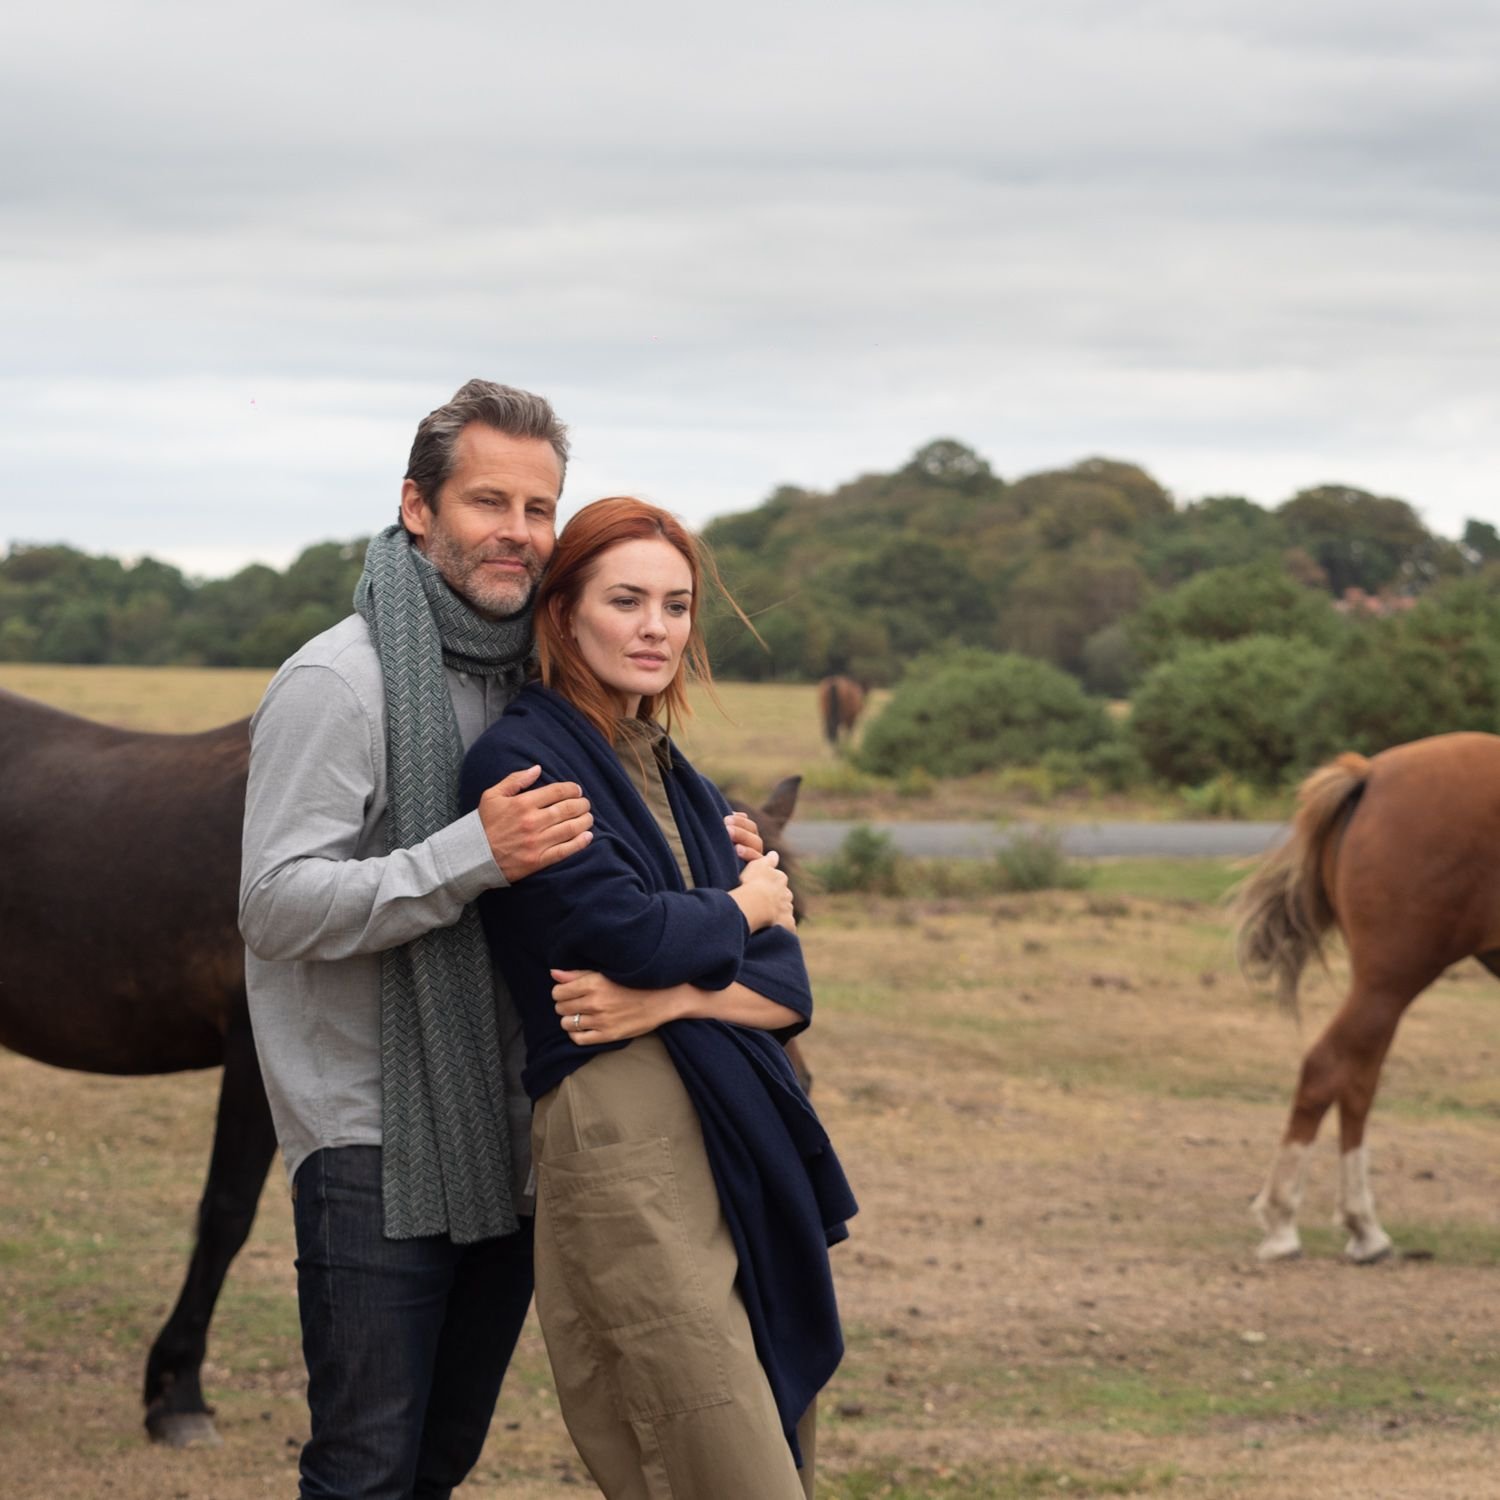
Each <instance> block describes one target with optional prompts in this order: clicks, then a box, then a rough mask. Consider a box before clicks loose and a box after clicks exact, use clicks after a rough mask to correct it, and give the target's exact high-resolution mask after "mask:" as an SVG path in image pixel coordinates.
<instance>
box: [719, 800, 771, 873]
mask: <svg viewBox="0 0 1500 1500" xmlns="http://www.w3.org/2000/svg"><path fill="white" fill-rule="evenodd" d="M724 826H725V827H726V828H727V829H728V830H729V837H730V838H732V839H733V840H734V852H735V853H736V854H738V855H739V857H740V858H741V859H742V860H744V861H745V862H746V863H747V864H748V863H749V862H750V861H751V860H752V859H759V858H760V857H761V855H762V854H764V853H765V852H766V846H765V841H764V840H763V839H762V838H761V836H760V829H759V828H758V827H757V826H756V823H755V819H754V818H752V817H751V816H750V814H749V813H742V812H732V813H730V815H729V816H728V817H727V818H725V819H724Z"/></svg>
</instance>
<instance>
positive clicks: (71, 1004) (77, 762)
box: [0, 692, 276, 1445]
mask: <svg viewBox="0 0 1500 1500" xmlns="http://www.w3.org/2000/svg"><path fill="white" fill-rule="evenodd" d="M248 756H249V737H248V734H247V731H246V725H245V722H244V721H243V720H242V721H241V722H240V723H238V724H229V725H226V726H225V727H224V728H222V729H215V730H211V731H210V732H209V733H207V734H192V735H170V734H138V733H134V732H131V731H127V730H123V729H110V728H107V727H105V726H104V725H102V724H94V723H91V722H89V721H88V720H86V719H78V718H74V717H73V716H72V715H71V714H64V713H59V712H58V711H57V710H55V709H51V708H46V707H44V706H43V705H42V704H40V703H33V702H30V701H29V700H27V699H25V698H20V697H17V696H16V695H15V694H13V693H3V692H0V774H3V780H0V850H3V851H4V854H3V858H0V933H3V941H0V1044H3V1045H4V1046H6V1047H9V1048H11V1049H13V1050H14V1051H16V1052H21V1053H24V1054H25V1055H26V1056H27V1057H34V1058H37V1059H38V1060H39V1061H41V1062H44V1063H51V1064H53V1065H54V1066H56V1067H60V1068H77V1069H80V1070H82V1071H85V1072H90V1073H115V1074H139V1073H173V1072H180V1071H182V1070H183V1069H188V1068H214V1067H219V1066H223V1068H224V1082H223V1086H222V1088H221V1090H220V1093H219V1113H218V1123H217V1126H216V1128H215V1132H214V1142H213V1149H212V1152H211V1154H210V1157H209V1167H208V1181H207V1183H206V1184H205V1186H204V1190H203V1198H202V1202H201V1203H200V1204H199V1207H198V1234H197V1241H196V1244H195V1245H194V1248H193V1256H192V1260H191V1261H190V1263H189V1265H188V1272H187V1279H186V1281H185V1282H184V1284H183V1287H182V1292H181V1294H180V1296H179V1297H178V1299H177V1304H176V1306H175V1307H174V1308H173V1309H172V1312H171V1315H170V1316H169V1317H168V1319H167V1321H166V1324H165V1325H164V1326H163V1328H162V1330H161V1332H160V1333H159V1334H158V1335H157V1337H156V1341H155V1343H154V1344H152V1346H151V1353H150V1356H149V1357H148V1359H147V1361H146V1382H145V1401H146V1427H147V1429H148V1430H149V1432H150V1433H151V1435H152V1437H154V1438H157V1439H158V1440H160V1441H163V1442H168V1443H172V1444H173V1445H181V1444H183V1443H188V1442H194V1441H212V1440H213V1438H214V1431H213V1424H212V1422H211V1421H210V1419H209V1412H208V1407H207V1406H206V1405H205V1403H204V1400H203V1392H202V1389H201V1387H200V1384H199V1370H200V1367H201V1366H202V1363H203V1355H204V1348H205V1345H206V1342H207V1337H208V1324H209V1319H210V1318H211V1316H212V1314H213V1309H214V1303H215V1301H216V1300H217V1299H218V1295H219V1289H220V1288H221V1286H222V1285H223V1282H224V1274H225V1272H226V1271H227V1270H228V1268H229V1263H230V1261H231V1260H233V1259H234V1256H235V1254H236V1253H237V1252H238V1250H239V1248H240V1246H241V1245H242V1244H244V1242H245V1237H246V1235H247V1234H249V1232H250V1225H251V1223H252V1221H253V1220H254V1218H255V1207H256V1204H257V1202H258V1201H259V1199H260V1193H261V1188H262V1186H263V1184H264V1182H265V1179H266V1171H267V1169H268V1167H269V1166H270V1163H271V1158H272V1156H273V1155H274V1153H275V1148H276V1138H275V1133H274V1131H273V1130H272V1127H271V1114H270V1110H269V1108H268V1107H267V1105H266V1096H265V1090H264V1089H263V1088H262V1086H261V1081H260V1069H259V1066H258V1065H257V1062H256V1057H255V1048H254V1045H253V1043H252V1040H251V1036H250V1018H249V1014H248V1012H247V1010H246V1006H245V977H244V950H243V947H242V944H241V942H240V936H239V932H238V930H237V928H236V919H237V910H236V908H237V903H238V889H239V864H240V821H241V818H242V816H243V813H244V806H245V770H246V765H247V762H248Z"/></svg>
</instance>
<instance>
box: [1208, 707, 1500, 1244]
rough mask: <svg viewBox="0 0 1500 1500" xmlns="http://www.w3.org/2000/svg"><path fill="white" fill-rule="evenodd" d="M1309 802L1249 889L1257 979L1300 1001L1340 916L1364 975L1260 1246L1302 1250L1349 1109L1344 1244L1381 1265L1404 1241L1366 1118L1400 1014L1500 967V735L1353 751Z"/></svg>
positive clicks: (1270, 1204) (1283, 1156)
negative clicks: (1311, 1170)
mask: <svg viewBox="0 0 1500 1500" xmlns="http://www.w3.org/2000/svg"><path fill="white" fill-rule="evenodd" d="M1298 804H1299V805H1298V809H1297V815H1296V819H1295V821H1294V823H1293V826H1292V833H1291V835H1290V837H1289V838H1288V839H1287V840H1286V842H1285V843H1284V844H1282V845H1281V846H1280V847H1279V848H1278V849H1275V850H1273V851H1272V852H1271V853H1270V854H1268V855H1267V856H1266V857H1265V859H1264V860H1263V861H1262V862H1261V865H1260V867H1259V869H1258V870H1257V871H1256V872H1255V873H1254V874H1253V875H1252V876H1251V877H1250V879H1249V880H1248V881H1247V882H1246V883H1245V885H1244V887H1243V888H1242V890H1241V892H1240V894H1239V896H1238V899H1237V906H1238V910H1239V916H1240V934H1239V951H1240V963H1241V966H1242V967H1243V968H1244V970H1245V972H1246V974H1247V975H1249V976H1250V977H1252V978H1254V979H1260V980H1269V979H1274V980H1275V981H1276V983H1277V988H1278V992H1279V997H1280V999H1281V1001H1282V1003H1283V1004H1284V1005H1286V1006H1288V1007H1291V1008H1295V1007H1296V1003H1297V985H1298V981H1299V979H1300V978H1301V974H1302V970H1303V969H1304V967H1305V966H1306V964H1307V962H1308V960H1309V959H1311V958H1315V957H1321V954H1322V944H1323V940H1324V937H1325V935H1326V934H1327V932H1328V930H1329V929H1330V928H1331V927H1333V926H1335V925H1337V926H1338V928H1339V930H1340V931H1341V932H1342V933H1343V936H1344V942H1345V944H1346V946H1347V947H1348V950H1349V968H1350V984H1349V993H1348V995H1347V997H1346V998H1345V1001H1344V1004H1343V1006H1342V1008H1341V1009H1340V1010H1339V1012H1338V1014H1337V1015H1335V1016H1334V1018H1333V1020H1332V1021H1330V1022H1329V1024H1328V1026H1327V1027H1326V1028H1325V1029H1324V1031H1323V1034H1322V1035H1321V1036H1320V1037H1319V1038H1318V1040H1317V1041H1316V1042H1315V1043H1314V1044H1313V1046H1312V1048H1311V1050H1310V1051H1309V1052H1308V1053H1307V1056H1306V1057H1305V1058H1304V1060H1303V1063H1302V1073H1301V1077H1300V1078H1299V1080H1298V1083H1297V1093H1296V1097H1295V1099H1294V1101H1293V1104H1292V1113H1291V1119H1290V1121H1289V1122H1288V1124H1287V1128H1286V1133H1285V1135H1284V1136H1283V1138H1282V1142H1281V1146H1280V1149H1279V1150H1278V1152H1277V1155H1276V1158H1275V1160H1274V1162H1273V1163H1272V1166H1271V1173H1270V1176H1269V1178H1268V1180H1267V1182H1266V1185H1265V1187H1264V1189H1263V1190H1262V1191H1261V1194H1260V1196H1259V1197H1258V1198H1257V1199H1256V1201H1255V1211H1256V1214H1257V1216H1258V1217H1259V1219H1260V1222H1261V1226H1262V1228H1263V1229H1264V1230H1265V1232H1266V1235H1265V1239H1264V1240H1263V1241H1262V1243H1261V1246H1260V1250H1259V1252H1258V1253H1259V1254H1260V1256H1261V1258H1262V1259H1265V1260H1275V1259H1280V1258H1283V1257H1287V1256H1292V1255H1296V1254H1297V1253H1298V1252H1299V1250H1300V1248H1301V1245H1300V1241H1299V1240H1298V1237H1297V1206H1298V1202H1299V1199H1300V1197H1301V1191H1302V1176H1303V1171H1304V1168H1305V1165H1306V1154H1307V1150H1308V1147H1309V1146H1311V1144H1312V1141H1313V1138H1314V1137H1315V1136H1316V1135H1317V1132H1318V1125H1319V1123H1320V1122H1321V1120H1322V1118H1323V1116H1324V1114H1325V1113H1326V1112H1327V1110H1328V1108H1329V1106H1330V1105H1332V1104H1334V1103H1335V1102H1336V1103H1337V1104H1338V1106H1339V1136H1340V1140H1339V1146H1340V1164H1341V1165H1340V1177H1339V1212H1340V1216H1341V1218H1342V1220H1343V1222H1344V1225H1345V1227H1346V1228H1347V1229H1348V1231H1349V1242H1348V1244H1347V1245H1346V1246H1345V1249H1344V1253H1345V1254H1346V1255H1347V1256H1348V1257H1349V1258H1350V1259H1351V1260H1354V1261H1361V1262H1366V1261H1372V1260H1378V1259H1380V1258H1381V1257H1382V1256H1384V1255H1386V1254H1388V1253H1389V1252H1390V1250H1391V1239H1390V1236H1389V1235H1388V1234H1386V1232H1385V1230H1384V1229H1382V1228H1381V1227H1380V1223H1379V1221H1378V1219H1377V1218H1376V1217H1375V1203H1374V1199H1373V1197H1372V1196H1371V1193H1370V1183H1369V1172H1368V1162H1367V1157H1366V1151H1365V1123H1366V1120H1367V1119H1368V1117H1369V1113H1370V1107H1371V1105H1372V1104H1373V1103H1374V1100H1375V1090H1376V1087H1377V1085H1378V1084H1379V1081H1380V1069H1381V1065H1382V1064H1383V1063H1384V1061H1385V1056H1386V1052H1387V1051H1388V1050H1389V1048H1390V1045H1391V1040H1392V1038H1393V1037H1394V1036H1395V1034H1396V1026H1397V1023H1398V1022H1399V1021H1400V1019H1401V1016H1402V1014H1403V1013H1404V1012H1405V1010H1406V1008H1407V1006H1408V1005H1410V1004H1411V1003H1412V1001H1413V1000H1415V999H1416V997H1417V996H1418V995H1419V994H1420V993H1421V992H1422V991H1423V990H1424V989H1426V988H1427V986H1428V985H1429V984H1431V983H1432V982H1433V980H1434V979H1436V978H1437V977H1438V976H1439V975H1440V974H1442V972H1443V971H1444V970H1445V969H1447V968H1448V967H1449V966H1450V965H1452V964H1455V963H1457V962H1459V961H1460V960H1461V959H1464V958H1470V957H1472V958H1477V959H1479V961H1480V962H1481V963H1482V964H1484V965H1485V967H1486V968H1488V969H1489V970H1490V971H1491V972H1492V973H1494V974H1497V975H1500V737H1497V736H1495V735H1488V734H1445V735H1439V736H1437V737H1436V738H1434V739H1426V740H1416V741H1413V742H1412V743H1411V744H1409V745H1398V746H1397V747H1396V748H1394V749H1392V750H1386V751H1384V752H1383V753H1382V754H1380V755H1377V756H1375V757H1373V758H1372V759H1369V760H1367V759H1366V758H1365V757H1364V756H1362V755H1353V754H1350V755H1341V756H1340V757H1339V758H1338V759H1337V760H1335V761H1333V762H1332V763H1330V764H1329V765H1326V766H1323V767H1322V768H1321V769H1320V770H1317V771H1315V772H1313V774H1312V775H1311V776H1309V777H1308V778H1307V780H1306V781H1305V782H1304V783H1303V784H1302V788H1301V790H1300V792H1299V793H1298Z"/></svg>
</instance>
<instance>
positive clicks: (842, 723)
mask: <svg viewBox="0 0 1500 1500" xmlns="http://www.w3.org/2000/svg"><path fill="white" fill-rule="evenodd" d="M864 707H865V690H864V688H862V687H861V686H860V685H859V683H857V682H856V681H855V680H854V679H853V678H852V677H825V678H824V679H823V680H822V682H820V683H819V684H818V722H819V723H820V724H821V725H822V726H823V738H824V739H825V740H827V741H828V743H829V744H830V745H832V746H833V748H834V749H835V750H837V749H838V747H839V736H840V734H842V735H843V736H844V738H845V739H849V738H851V737H852V736H853V734H854V725H855V722H856V720H858V718H859V716H860V714H861V713H863V712H864Z"/></svg>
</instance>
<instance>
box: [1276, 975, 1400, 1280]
mask: <svg viewBox="0 0 1500 1500" xmlns="http://www.w3.org/2000/svg"><path fill="white" fill-rule="evenodd" d="M1411 998H1412V997H1411V996H1410V995H1407V996H1404V997H1399V996H1398V995H1396V994H1394V993H1392V994H1382V993H1380V992H1378V991H1375V990H1373V989H1371V988H1369V987H1365V986H1361V985H1360V984H1358V983H1356V985H1355V986H1354V988H1353V989H1352V990H1351V991H1350V993H1349V997H1348V999H1347V1000H1346V1001H1345V1002H1344V1006H1343V1008H1342V1009H1341V1010H1340V1011H1339V1013H1338V1014H1337V1015H1336V1016H1335V1017H1334V1018H1333V1020H1332V1021H1330V1022H1329V1023H1328V1026H1327V1027H1326V1028H1325V1030H1324V1032H1323V1034H1322V1035H1321V1036H1320V1037H1319V1038H1318V1040H1317V1041H1316V1042H1315V1043H1314V1044H1313V1045H1312V1047H1311V1048H1310V1049H1309V1051H1308V1053H1307V1056H1306V1057H1305V1058H1304V1059H1303V1061H1302V1071H1301V1074H1300V1076H1299V1077H1298V1080H1297V1092H1296V1096H1295V1098H1294V1099H1293V1101H1292V1113H1291V1118H1290V1119H1289V1120H1288V1121H1287V1128H1286V1133H1285V1134H1284V1135H1283V1136H1282V1140H1281V1146H1280V1148H1279V1149H1278V1150H1277V1153H1276V1158H1275V1160H1274V1161H1273V1162H1272V1164H1271V1171H1270V1175H1269V1176H1268V1177H1267V1179H1266V1185H1265V1186H1264V1187H1263V1188H1262V1189H1261V1192H1260V1196H1259V1197H1258V1198H1256V1200H1255V1204H1254V1209H1255V1215H1256V1217H1257V1218H1258V1219H1259V1220H1260V1224H1261V1228H1262V1229H1264V1230H1265V1238H1264V1239H1263V1240H1262V1241H1261V1243H1260V1246H1259V1248H1258V1249H1257V1251H1256V1254H1257V1255H1258V1256H1259V1257H1260V1259H1262V1260H1285V1259H1289V1258H1290V1257H1292V1256H1295V1255H1298V1254H1300V1253H1301V1250H1302V1242H1301V1239H1300V1237H1299V1236H1298V1233H1297V1209H1298V1206H1299V1204H1300V1202H1301V1198H1302V1178H1303V1173H1304V1170H1305V1168H1306V1159H1307V1151H1308V1148H1309V1147H1310V1146H1311V1145H1312V1143H1313V1140H1314V1139H1315V1138H1316V1136H1317V1133H1318V1127H1319V1125H1320V1124H1322V1121H1323V1116H1324V1115H1325V1114H1326V1113H1327V1112H1328V1109H1329V1106H1330V1105H1332V1104H1333V1103H1335V1102H1337V1103H1338V1105H1339V1127H1340V1146H1341V1153H1342V1154H1341V1158H1340V1163H1341V1165H1340V1176H1339V1212H1340V1217H1341V1218H1342V1220H1343V1222H1344V1224H1345V1226H1346V1227H1347V1228H1348V1230H1349V1233H1350V1239H1349V1243H1348V1245H1347V1246H1346V1247H1345V1250H1344V1253H1345V1254H1346V1255H1347V1256H1349V1258H1350V1259H1351V1260H1356V1261H1362V1262H1363V1261H1371V1260H1378V1259H1380V1257H1381V1256H1383V1255H1385V1254H1387V1253H1388V1252H1389V1251H1390V1248H1391V1242H1390V1237H1389V1236H1388V1235H1387V1234H1386V1232H1385V1231H1384V1230H1383V1229H1382V1228H1381V1227H1380V1224H1379V1221H1378V1220H1377V1219H1376V1217H1375V1203H1374V1198H1373V1196H1372V1195H1371V1193H1370V1186H1369V1176H1368V1170H1367V1164H1366V1158H1365V1150H1364V1127H1365V1120H1366V1118H1367V1117H1368V1115H1369V1112H1370V1106H1371V1104H1372V1103H1373V1102H1374V1098H1375V1088H1376V1085H1377V1084H1378V1082H1379V1080H1380V1067H1381V1064H1382V1063H1383V1062H1384V1061H1385V1054H1386V1050H1387V1049H1388V1048H1389V1047H1390V1044H1391V1038H1392V1037H1393V1036H1394V1035H1395V1032H1396V1023H1397V1021H1399V1020H1400V1018H1401V1013H1402V1011H1403V1010H1405V1008H1406V1006H1407V1005H1408V1004H1409V1003H1410V1001H1411Z"/></svg>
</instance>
